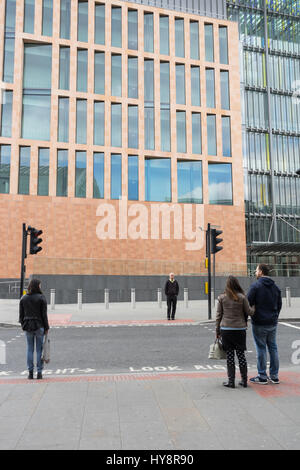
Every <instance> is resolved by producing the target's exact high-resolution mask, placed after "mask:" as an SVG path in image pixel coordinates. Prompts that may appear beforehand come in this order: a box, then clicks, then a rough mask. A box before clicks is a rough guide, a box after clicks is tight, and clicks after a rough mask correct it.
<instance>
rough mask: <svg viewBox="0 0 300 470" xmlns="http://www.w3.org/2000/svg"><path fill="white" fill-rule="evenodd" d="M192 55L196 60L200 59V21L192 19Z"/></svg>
mask: <svg viewBox="0 0 300 470" xmlns="http://www.w3.org/2000/svg"><path fill="white" fill-rule="evenodd" d="M190 57H191V59H194V60H199V59H200V51H199V22H198V21H190Z"/></svg>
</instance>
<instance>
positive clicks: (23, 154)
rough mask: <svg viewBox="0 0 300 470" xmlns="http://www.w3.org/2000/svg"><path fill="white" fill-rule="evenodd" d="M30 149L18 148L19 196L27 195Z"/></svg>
mask: <svg viewBox="0 0 300 470" xmlns="http://www.w3.org/2000/svg"><path fill="white" fill-rule="evenodd" d="M29 182H30V147H20V154H19V188H18V193H19V194H29Z"/></svg>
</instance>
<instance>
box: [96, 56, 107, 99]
mask: <svg viewBox="0 0 300 470" xmlns="http://www.w3.org/2000/svg"><path fill="white" fill-rule="evenodd" d="M94 58H95V61H94V92H95V93H97V94H98V95H104V93H105V54H104V52H100V51H95V56H94Z"/></svg>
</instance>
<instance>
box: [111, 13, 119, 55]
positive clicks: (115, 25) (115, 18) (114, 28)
mask: <svg viewBox="0 0 300 470" xmlns="http://www.w3.org/2000/svg"><path fill="white" fill-rule="evenodd" d="M111 45H112V46H114V47H122V8H121V7H112V9H111Z"/></svg>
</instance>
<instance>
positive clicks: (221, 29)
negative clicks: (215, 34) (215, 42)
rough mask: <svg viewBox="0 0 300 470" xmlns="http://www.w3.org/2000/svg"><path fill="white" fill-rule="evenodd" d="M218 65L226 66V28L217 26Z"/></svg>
mask: <svg viewBox="0 0 300 470" xmlns="http://www.w3.org/2000/svg"><path fill="white" fill-rule="evenodd" d="M219 46H220V63H221V64H228V36H227V26H219Z"/></svg>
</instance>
